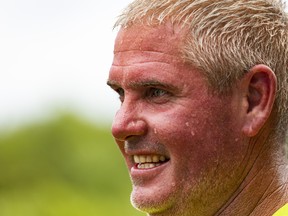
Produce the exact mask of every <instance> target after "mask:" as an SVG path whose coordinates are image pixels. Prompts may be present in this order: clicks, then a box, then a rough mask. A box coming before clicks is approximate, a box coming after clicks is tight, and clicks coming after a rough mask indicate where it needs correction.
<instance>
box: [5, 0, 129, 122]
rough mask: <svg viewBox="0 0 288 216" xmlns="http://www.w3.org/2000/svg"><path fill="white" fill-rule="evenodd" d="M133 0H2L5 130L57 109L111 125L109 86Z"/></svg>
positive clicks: (112, 103)
mask: <svg viewBox="0 0 288 216" xmlns="http://www.w3.org/2000/svg"><path fill="white" fill-rule="evenodd" d="M130 2H131V0H105V1H95V0H81V1H80V0H25V1H23V0H1V1H0V126H1V125H17V124H21V123H22V122H27V121H28V122H29V121H32V120H35V119H38V118H41V117H42V116H49V115H51V114H53V113H54V112H55V110H61V111H65V110H68V111H75V112H77V113H79V114H81V115H84V116H86V117H88V118H91V119H92V120H93V121H94V120H95V121H98V120H103V119H106V120H108V121H111V119H112V118H113V115H114V114H113V113H114V112H115V111H116V110H117V107H118V106H119V102H118V100H117V99H116V98H117V97H116V95H115V94H114V93H113V92H112V91H111V90H110V89H109V87H107V86H106V80H107V77H108V73H109V68H110V65H111V62H112V58H113V43H114V39H115V36H116V34H117V30H113V25H114V22H115V21H116V18H117V16H118V15H119V14H120V12H121V11H122V10H123V8H124V7H125V6H126V5H127V4H128V3H130Z"/></svg>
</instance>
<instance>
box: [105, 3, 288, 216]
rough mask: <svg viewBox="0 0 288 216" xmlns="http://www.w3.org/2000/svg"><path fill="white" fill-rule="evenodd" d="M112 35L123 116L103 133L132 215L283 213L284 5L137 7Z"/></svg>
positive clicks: (287, 47) (287, 26)
mask: <svg viewBox="0 0 288 216" xmlns="http://www.w3.org/2000/svg"><path fill="white" fill-rule="evenodd" d="M116 25H117V26H120V27H121V28H120V30H119V33H118V36H117V38H116V42H115V49H114V60H113V64H112V67H111V70H110V74H109V79H108V85H109V86H111V87H112V88H113V89H114V90H115V91H116V92H117V93H118V94H119V98H120V100H121V107H120V109H119V111H118V112H117V114H116V116H115V119H114V122H113V126H112V133H113V136H114V137H115V140H116V142H117V144H118V145H119V148H120V150H121V152H122V154H123V156H124V158H125V160H126V163H127V166H128V169H129V173H130V176H131V180H132V183H133V191H132V194H131V201H132V203H133V205H134V207H136V208H137V209H139V210H141V211H144V212H146V213H148V215H157V216H160V215H161V216H162V215H165V216H206V215H207V216H208V215H209V216H210V215H221V216H223V215H227V216H235V215H236V216H246V215H259V216H260V215H261V216H271V215H273V214H275V212H277V211H278V210H279V209H280V208H282V207H283V206H284V207H283V208H282V209H281V211H282V212H285V208H287V206H285V204H286V203H288V172H287V171H288V165H287V159H286V156H285V148H284V146H285V135H286V131H287V124H288V72H287V66H288V64H287V63H288V62H287V56H288V55H287V54H288V43H287V42H288V19H287V15H286V14H285V12H284V9H283V6H282V4H281V3H280V2H276V1H270V0H249V1H248V0H215V1H211V0H182V1H181V0H178V1H177V0H136V1H134V2H133V3H132V4H131V5H130V6H128V8H127V9H126V10H125V11H124V12H123V14H122V15H121V16H120V18H119V20H118V22H117V24H116ZM279 214H280V213H279ZM287 215H288V214H287Z"/></svg>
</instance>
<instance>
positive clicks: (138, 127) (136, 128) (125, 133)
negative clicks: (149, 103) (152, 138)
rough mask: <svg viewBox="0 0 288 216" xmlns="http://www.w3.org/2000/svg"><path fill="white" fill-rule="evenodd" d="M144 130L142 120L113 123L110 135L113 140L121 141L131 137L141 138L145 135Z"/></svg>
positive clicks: (145, 128)
mask: <svg viewBox="0 0 288 216" xmlns="http://www.w3.org/2000/svg"><path fill="white" fill-rule="evenodd" d="M118 120H119V119H118ZM146 130H147V125H146V122H145V121H143V120H131V121H127V120H125V121H121V122H119V121H114V122H113V125H112V134H113V136H114V138H115V139H117V140H122V141H124V140H127V139H128V138H130V137H133V136H141V135H143V134H145V133H146Z"/></svg>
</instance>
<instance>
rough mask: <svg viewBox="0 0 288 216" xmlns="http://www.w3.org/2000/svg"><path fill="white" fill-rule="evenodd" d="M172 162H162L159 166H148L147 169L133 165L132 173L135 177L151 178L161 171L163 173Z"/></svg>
mask: <svg viewBox="0 0 288 216" xmlns="http://www.w3.org/2000/svg"><path fill="white" fill-rule="evenodd" d="M169 164H170V160H169V161H167V162H165V163H162V164H161V165H159V166H156V167H153V168H147V169H139V168H137V165H135V166H133V167H132V168H131V170H130V175H131V177H132V178H133V179H134V178H135V179H137V178H141V179H142V180H143V179H151V178H154V177H156V176H158V175H159V174H160V173H162V172H163V171H164V170H165V169H167V167H168V166H169Z"/></svg>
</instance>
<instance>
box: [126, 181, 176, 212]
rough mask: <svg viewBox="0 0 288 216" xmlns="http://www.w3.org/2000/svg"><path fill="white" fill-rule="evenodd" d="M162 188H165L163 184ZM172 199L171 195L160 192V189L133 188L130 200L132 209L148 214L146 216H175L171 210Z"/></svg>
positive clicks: (166, 192)
mask: <svg viewBox="0 0 288 216" xmlns="http://www.w3.org/2000/svg"><path fill="white" fill-rule="evenodd" d="M163 186H165V183H164V182H163ZM166 186H167V185H166ZM162 189H163V188H162ZM166 190H167V189H166ZM173 197H175V196H174V195H173V193H171V192H170V193H169V192H168V191H161V189H155V190H153V189H147V188H139V187H135V186H134V187H133V191H132V193H131V197H130V199H131V203H132V205H133V207H134V208H136V209H138V210H139V211H142V212H145V213H148V215H151V216H152V215H155V216H156V215H157V216H161V215H165V216H170V215H171V216H172V215H173V216H176V215H175V214H173V213H172V209H173V206H174V204H175V203H174V200H173Z"/></svg>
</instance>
